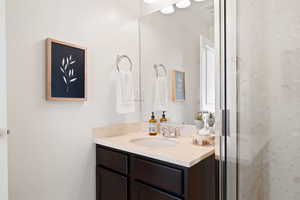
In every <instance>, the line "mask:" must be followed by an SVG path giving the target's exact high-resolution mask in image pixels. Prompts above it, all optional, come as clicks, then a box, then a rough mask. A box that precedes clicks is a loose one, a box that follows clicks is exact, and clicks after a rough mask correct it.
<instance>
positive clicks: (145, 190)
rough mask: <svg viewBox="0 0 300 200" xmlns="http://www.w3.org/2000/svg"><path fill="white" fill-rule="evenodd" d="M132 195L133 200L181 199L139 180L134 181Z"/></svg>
mask: <svg viewBox="0 0 300 200" xmlns="http://www.w3.org/2000/svg"><path fill="white" fill-rule="evenodd" d="M131 190H132V196H131V198H132V199H131V200H154V199H155V200H181V199H179V198H177V197H174V196H172V195H169V194H167V193H165V192H162V191H160V190H158V189H155V188H152V187H150V186H147V185H144V184H142V183H139V182H137V181H134V182H133V183H132V188H131Z"/></svg>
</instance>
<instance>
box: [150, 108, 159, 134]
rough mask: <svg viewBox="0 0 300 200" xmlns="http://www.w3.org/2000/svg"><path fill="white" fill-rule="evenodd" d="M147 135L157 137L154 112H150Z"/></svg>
mask: <svg viewBox="0 0 300 200" xmlns="http://www.w3.org/2000/svg"><path fill="white" fill-rule="evenodd" d="M149 135H151V136H155V135H157V121H156V119H155V116H154V112H152V115H151V119H150V120H149Z"/></svg>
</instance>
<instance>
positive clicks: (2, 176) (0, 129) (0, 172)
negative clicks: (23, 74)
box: [0, 0, 8, 200]
mask: <svg viewBox="0 0 300 200" xmlns="http://www.w3.org/2000/svg"><path fill="white" fill-rule="evenodd" d="M5 32H6V31H5V0H0V199H1V200H8V190H7V189H8V186H7V184H8V183H7V130H6V126H7V122H6V120H7V119H6V40H5Z"/></svg>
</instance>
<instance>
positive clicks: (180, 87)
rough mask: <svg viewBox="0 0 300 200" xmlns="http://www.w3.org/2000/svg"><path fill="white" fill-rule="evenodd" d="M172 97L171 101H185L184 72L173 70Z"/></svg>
mask: <svg viewBox="0 0 300 200" xmlns="http://www.w3.org/2000/svg"><path fill="white" fill-rule="evenodd" d="M172 99H173V101H185V72H182V71H177V70H174V71H173V83H172Z"/></svg>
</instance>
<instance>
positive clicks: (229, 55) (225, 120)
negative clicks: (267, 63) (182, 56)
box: [214, 0, 239, 200]
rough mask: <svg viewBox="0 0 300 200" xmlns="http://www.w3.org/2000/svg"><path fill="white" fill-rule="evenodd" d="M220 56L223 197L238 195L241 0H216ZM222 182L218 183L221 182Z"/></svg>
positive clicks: (230, 199) (232, 198) (219, 141)
mask: <svg viewBox="0 0 300 200" xmlns="http://www.w3.org/2000/svg"><path fill="white" fill-rule="evenodd" d="M214 5H215V42H216V49H217V52H216V53H217V54H216V55H217V56H216V69H217V70H216V77H219V78H217V79H216V99H219V101H216V115H217V118H218V119H220V120H219V121H218V123H217V125H216V126H217V130H219V131H217V132H219V137H218V139H217V142H216V144H217V145H218V147H216V151H217V152H216V155H218V159H219V200H237V199H238V196H239V195H238V168H239V166H238V163H239V162H238V135H239V134H238V133H239V121H238V117H239V115H238V113H239V99H238V94H239V90H238V83H239V73H238V59H237V58H238V57H237V0H227V1H226V0H214ZM217 184H218V183H217Z"/></svg>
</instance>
